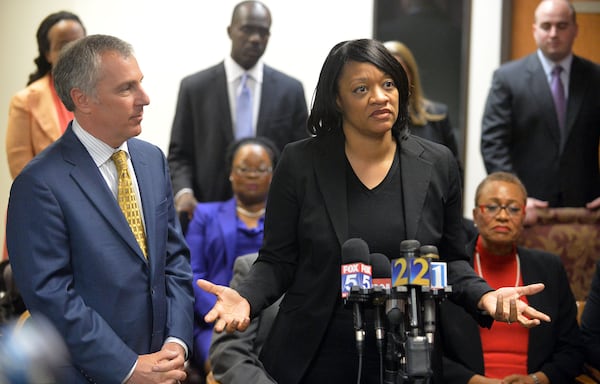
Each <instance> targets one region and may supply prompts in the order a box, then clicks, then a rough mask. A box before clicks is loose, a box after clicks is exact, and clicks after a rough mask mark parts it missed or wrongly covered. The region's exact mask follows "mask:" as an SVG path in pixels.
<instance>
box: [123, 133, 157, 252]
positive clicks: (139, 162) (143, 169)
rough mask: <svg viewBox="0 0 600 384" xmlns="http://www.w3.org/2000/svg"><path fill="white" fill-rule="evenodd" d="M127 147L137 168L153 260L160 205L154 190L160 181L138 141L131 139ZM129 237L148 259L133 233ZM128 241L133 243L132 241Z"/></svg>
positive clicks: (135, 247)
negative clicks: (157, 209)
mask: <svg viewBox="0 0 600 384" xmlns="http://www.w3.org/2000/svg"><path fill="white" fill-rule="evenodd" d="M127 147H128V149H129V155H130V156H131V163H132V164H133V169H134V170H135V178H136V179H137V183H138V188H139V191H140V199H141V200H142V210H143V211H144V224H145V228H146V245H147V247H148V259H149V260H153V259H154V258H155V257H153V256H155V255H156V247H155V246H154V241H153V240H155V237H154V236H152V234H154V233H156V224H155V223H156V212H155V210H154V207H156V206H157V205H158V202H157V201H156V196H157V195H156V194H155V193H154V191H155V188H156V187H155V185H158V183H153V175H152V173H151V169H150V167H149V166H148V162H147V161H146V158H145V154H144V152H143V151H141V150H140V148H139V147H138V146H137V143H136V141H135V140H129V142H128V143H127ZM126 222H127V221H126ZM128 226H129V224H128ZM129 237H130V238H131V239H133V241H134V244H135V246H134V247H133V248H134V250H135V252H136V254H137V255H138V256H140V257H141V258H142V260H144V261H146V258H145V257H144V254H143V253H142V250H141V249H140V247H139V245H138V244H137V241H136V240H135V236H133V233H132V236H129ZM131 239H129V240H131ZM128 243H130V245H131V241H129V242H128Z"/></svg>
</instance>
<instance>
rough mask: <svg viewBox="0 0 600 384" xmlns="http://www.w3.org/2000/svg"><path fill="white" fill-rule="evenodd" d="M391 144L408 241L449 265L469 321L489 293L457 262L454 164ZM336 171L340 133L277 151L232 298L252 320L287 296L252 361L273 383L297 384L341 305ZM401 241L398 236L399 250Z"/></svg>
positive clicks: (341, 207) (443, 154) (405, 143)
mask: <svg viewBox="0 0 600 384" xmlns="http://www.w3.org/2000/svg"><path fill="white" fill-rule="evenodd" d="M397 140H398V142H399V145H400V146H401V147H400V166H401V172H402V180H403V191H404V198H405V207H406V210H407V212H406V217H407V218H408V219H407V222H406V227H407V228H406V230H407V236H408V238H410V239H417V240H419V241H420V242H421V243H422V244H433V245H437V246H438V248H439V252H440V255H442V258H444V259H445V260H446V261H451V262H450V263H449V281H450V283H451V284H453V285H454V287H455V289H454V293H455V297H454V299H455V300H458V302H460V303H461V304H462V305H464V306H465V307H467V308H468V309H469V310H470V311H471V312H472V313H474V314H475V313H477V310H476V303H477V301H478V300H479V298H480V297H481V296H482V295H483V293H485V292H487V291H489V290H491V288H490V287H489V286H488V285H487V284H486V283H485V282H484V281H483V280H482V279H480V278H479V277H478V276H477V275H476V274H475V273H474V271H473V269H472V268H471V267H470V266H469V264H468V262H467V261H466V260H467V258H466V254H465V252H464V244H465V243H466V241H465V238H464V230H463V228H462V221H461V217H462V211H461V189H460V182H459V172H458V167H457V166H456V162H455V161H454V157H453V155H452V153H451V152H450V151H449V150H448V148H446V147H444V146H441V145H439V144H436V143H433V142H430V141H427V140H423V139H420V138H417V137H415V136H408V137H407V138H406V139H405V140H402V139H397ZM345 169H346V157H345V153H344V136H343V134H342V133H341V132H339V131H335V132H334V133H331V134H329V135H327V136H323V137H316V138H310V139H306V140H302V141H298V142H295V143H292V144H289V145H288V146H286V148H285V150H284V152H283V154H282V157H281V160H280V162H279V164H278V166H277V169H276V171H275V174H274V176H273V181H272V183H271V189H270V193H269V199H268V201H267V213H266V218H265V237H264V243H263V247H262V248H261V250H260V254H259V258H258V260H257V262H256V263H255V264H254V265H253V266H252V269H251V270H250V274H249V275H248V276H247V278H246V279H245V280H244V281H243V282H242V283H241V284H240V286H239V289H238V290H239V292H240V294H242V296H244V297H246V298H247V299H248V301H249V303H250V305H251V312H252V315H256V314H257V313H258V312H259V311H260V310H261V309H262V308H263V307H265V306H266V305H268V304H270V303H272V302H274V301H275V300H276V299H277V298H279V296H281V294H282V293H284V292H286V291H287V293H286V295H285V297H284V299H283V301H282V303H281V306H280V309H279V313H278V315H277V318H276V319H275V322H274V324H273V327H272V329H271V333H270V335H269V337H268V338H267V340H266V342H265V345H264V347H263V349H262V352H261V360H262V361H263V363H264V365H265V368H266V369H267V371H268V372H269V373H270V374H271V375H272V376H273V378H274V379H275V380H276V381H277V382H279V383H285V384H288V383H297V382H299V381H300V379H301V378H302V376H303V374H304V373H305V371H306V369H307V367H308V366H309V364H310V362H311V360H312V359H313V357H314V355H315V353H316V351H317V348H318V346H319V342H320V341H321V339H322V337H323V334H324V333H325V331H326V328H327V324H328V321H329V319H330V317H331V315H332V312H333V310H334V306H335V303H336V300H337V299H338V297H339V296H340V285H341V283H340V266H341V246H342V244H343V243H344V242H345V241H346V240H347V239H348V206H347V200H346V180H345ZM390 214H393V213H390ZM402 240H404V239H403V238H402V236H401V235H399V236H398V245H399V244H400V242H401V241H402ZM467 285H468V286H469V287H468V289H466V287H467ZM351 335H352V330H348V336H349V337H351Z"/></svg>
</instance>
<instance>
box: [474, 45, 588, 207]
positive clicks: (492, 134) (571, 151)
mask: <svg viewBox="0 0 600 384" xmlns="http://www.w3.org/2000/svg"><path fill="white" fill-rule="evenodd" d="M566 130H567V132H568V136H567V139H566V141H565V142H564V143H563V144H562V148H561V140H560V133H559V127H558V121H557V118H556V112H555V109H554V103H553V101H552V94H551V92H550V87H549V85H548V81H547V79H546V75H545V73H544V70H543V67H542V64H541V63H540V60H539V58H538V56H537V54H536V53H534V54H531V55H529V56H526V57H525V58H523V59H520V60H517V61H513V62H509V63H507V64H505V65H502V66H501V67H500V68H499V69H497V70H496V71H495V72H494V78H493V81H492V87H491V89H490V92H489V95H488V98H487V103H486V106H485V112H484V115H483V122H482V134H481V153H482V155H483V159H484V163H485V167H486V169H487V171H488V173H490V172H494V171H508V172H514V173H516V174H517V175H518V176H519V178H520V179H521V181H523V183H524V184H525V187H526V188H527V191H528V194H529V196H531V197H535V198H537V199H541V200H547V201H549V202H550V205H551V206H583V205H585V203H587V202H589V201H592V200H593V199H595V198H596V197H599V196H600V173H599V171H598V142H599V139H600V66H598V65H597V64H594V63H592V62H591V61H588V60H585V59H583V58H580V57H578V56H573V62H572V66H571V74H570V80H569V99H568V102H567V122H566Z"/></svg>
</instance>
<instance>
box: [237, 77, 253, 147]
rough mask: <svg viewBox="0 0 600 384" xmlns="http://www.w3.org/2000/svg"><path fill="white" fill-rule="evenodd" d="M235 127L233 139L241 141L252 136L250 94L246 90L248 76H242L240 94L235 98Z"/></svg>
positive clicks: (247, 89)
mask: <svg viewBox="0 0 600 384" xmlns="http://www.w3.org/2000/svg"><path fill="white" fill-rule="evenodd" d="M235 124H236V127H235V138H236V139H238V140H239V139H242V138H244V137H250V136H254V129H252V93H251V92H250V88H248V74H247V73H244V74H243V75H242V80H241V82H240V93H239V95H238V97H237V105H236V123H235Z"/></svg>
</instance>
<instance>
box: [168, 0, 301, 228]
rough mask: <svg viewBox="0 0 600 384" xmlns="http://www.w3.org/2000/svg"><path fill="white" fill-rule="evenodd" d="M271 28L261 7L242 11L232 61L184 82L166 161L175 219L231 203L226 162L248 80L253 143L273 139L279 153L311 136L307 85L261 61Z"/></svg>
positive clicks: (237, 11) (236, 18) (249, 4)
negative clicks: (208, 204) (204, 206)
mask: <svg viewBox="0 0 600 384" xmlns="http://www.w3.org/2000/svg"><path fill="white" fill-rule="evenodd" d="M270 28H271V13H270V11H269V9H268V8H267V7H266V6H265V5H264V4H262V3H261V2H258V1H244V2H241V3H239V4H237V5H236V6H235V8H234V10H233V15H232V18H231V24H230V25H229V26H228V27H227V33H228V35H229V38H230V39H231V55H230V57H226V58H225V60H224V61H222V62H220V63H219V64H217V65H215V66H213V67H210V68H208V69H205V70H203V71H200V72H197V73H195V74H193V75H190V76H188V77H186V78H184V79H183V80H182V82H181V87H180V90H179V98H178V102H177V107H176V111H175V118H174V121H173V127H172V131H171V142H170V145H169V155H168V159H169V166H170V169H171V175H172V180H173V190H174V192H175V204H176V209H177V211H178V212H187V213H188V215H189V217H191V215H192V214H193V210H194V207H195V206H196V203H197V202H198V201H216V200H227V199H229V198H230V197H231V196H232V191H231V186H230V183H229V181H228V179H227V178H228V174H227V170H226V167H225V164H224V163H223V161H222V159H223V157H224V153H225V150H226V148H227V145H228V144H229V143H230V142H232V141H233V140H234V138H236V137H237V135H236V131H237V129H238V124H237V121H236V114H235V111H236V104H237V101H236V98H237V95H238V94H239V92H240V86H241V82H242V80H241V78H242V76H243V75H244V74H247V76H248V86H249V88H250V92H251V94H252V103H253V108H252V110H253V119H252V120H253V121H252V130H253V133H254V135H260V136H265V137H267V138H269V139H271V140H272V141H273V142H274V143H275V144H276V145H277V146H278V147H279V149H280V150H281V149H283V146H284V145H285V144H287V143H289V142H291V141H295V140H298V139H301V138H305V137H307V136H308V133H307V130H306V119H307V115H308V112H307V106H306V99H305V96H304V89H303V87H302V84H301V83H300V82H299V81H298V80H296V79H294V78H292V77H290V76H287V75H285V74H283V73H282V72H279V71H277V70H275V69H273V68H271V67H269V66H267V65H265V64H264V63H263V62H262V61H261V60H260V58H261V57H262V55H263V53H264V51H265V49H266V47H267V43H268V41H269V37H270Z"/></svg>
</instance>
